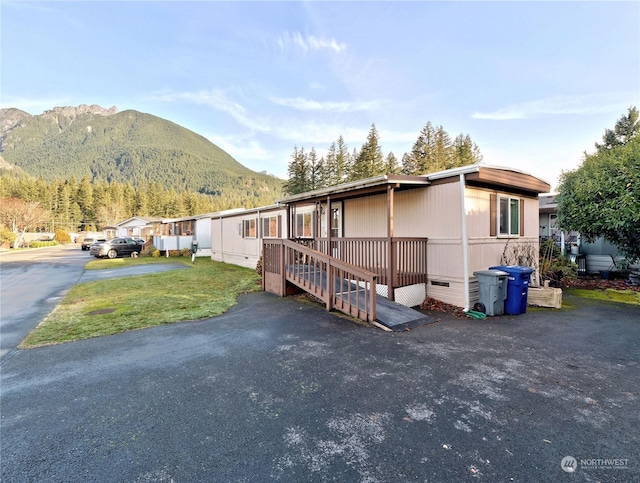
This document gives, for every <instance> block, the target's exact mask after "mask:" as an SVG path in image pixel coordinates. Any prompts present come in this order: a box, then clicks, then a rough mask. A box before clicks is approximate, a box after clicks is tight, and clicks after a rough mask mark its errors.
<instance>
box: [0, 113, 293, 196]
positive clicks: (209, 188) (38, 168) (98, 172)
mask: <svg viewBox="0 0 640 483" xmlns="http://www.w3.org/2000/svg"><path fill="white" fill-rule="evenodd" d="M0 117H1V119H2V124H1V126H0V128H1V131H0V153H1V155H2V157H3V158H4V161H5V162H6V163H8V164H9V167H10V168H11V169H12V170H13V171H16V169H15V168H18V169H20V170H22V171H24V172H25V173H27V174H29V175H31V176H33V177H35V178H40V179H42V180H44V181H47V182H53V181H55V180H69V179H71V178H75V179H77V180H80V179H83V178H86V179H88V180H89V181H90V182H95V181H106V182H118V183H124V184H130V185H131V186H132V187H134V188H137V187H138V186H142V185H148V183H157V184H158V185H160V186H162V187H163V188H166V189H174V190H175V191H177V192H183V191H187V192H194V193H200V194H205V195H213V196H219V197H222V198H223V199H225V201H226V200H232V201H233V202H232V203H231V204H235V205H236V206H246V205H249V206H259V205H264V204H269V203H271V202H272V201H273V200H275V199H276V198H277V197H278V196H280V195H281V193H282V191H281V189H282V188H281V187H282V180H279V179H277V178H275V177H273V176H270V175H267V174H264V173H256V172H254V171H251V170H250V169H248V168H246V167H244V166H243V165H241V164H240V163H238V162H237V161H236V160H235V159H233V158H232V157H231V156H230V155H229V154H228V153H226V152H225V151H223V150H222V149H220V148H219V147H217V146H216V145H215V144H213V143H211V142H210V141H208V140H207V139H206V138H204V137H203V136H200V135H198V134H196V133H194V132H192V131H189V130H188V129H185V128H183V127H181V126H179V125H177V124H175V123H172V122H170V121H167V120H165V119H161V118H159V117H156V116H153V115H150V114H144V113H141V112H137V111H133V110H127V111H123V112H117V109H116V108H111V109H102V108H100V107H99V106H79V107H78V108H68V107H67V108H55V109H54V110H51V111H46V112H45V113H43V114H41V115H37V116H32V115H30V114H28V113H25V112H23V111H19V110H17V109H2V111H1V112H0ZM0 170H2V172H6V171H7V167H6V165H3V163H0ZM228 204H229V203H227V202H223V203H221V205H228Z"/></svg>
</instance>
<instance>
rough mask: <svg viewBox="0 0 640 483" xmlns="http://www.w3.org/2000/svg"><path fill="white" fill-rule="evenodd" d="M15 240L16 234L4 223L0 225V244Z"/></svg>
mask: <svg viewBox="0 0 640 483" xmlns="http://www.w3.org/2000/svg"><path fill="white" fill-rule="evenodd" d="M14 241H16V234H15V233H14V232H13V231H11V230H10V229H9V228H7V227H6V226H4V225H0V245H4V244H11V243H13V242H14Z"/></svg>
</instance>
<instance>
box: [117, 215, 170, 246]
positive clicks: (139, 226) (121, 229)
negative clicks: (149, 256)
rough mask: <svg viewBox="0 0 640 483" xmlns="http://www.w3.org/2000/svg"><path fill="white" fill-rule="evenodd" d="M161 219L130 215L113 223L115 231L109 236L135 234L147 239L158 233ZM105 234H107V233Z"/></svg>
mask: <svg viewBox="0 0 640 483" xmlns="http://www.w3.org/2000/svg"><path fill="white" fill-rule="evenodd" d="M161 221H162V220H161V219H160V218H151V217H145V216H132V217H131V218H127V219H126V220H124V221H121V222H120V223H117V224H116V225H115V233H113V234H111V236H112V237H116V236H136V237H140V238H144V239H145V240H148V239H150V238H151V237H152V236H153V235H155V234H156V233H159V230H160V224H161ZM105 234H107V235H109V234H108V233H105Z"/></svg>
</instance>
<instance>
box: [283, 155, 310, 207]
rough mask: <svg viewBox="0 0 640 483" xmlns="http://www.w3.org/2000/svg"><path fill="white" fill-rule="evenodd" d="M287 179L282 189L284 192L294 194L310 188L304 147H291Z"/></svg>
mask: <svg viewBox="0 0 640 483" xmlns="http://www.w3.org/2000/svg"><path fill="white" fill-rule="evenodd" d="M288 174H289V180H288V181H287V182H286V183H285V186H284V190H285V192H286V193H288V194H291V195H294V194H297V193H304V192H305V191H309V189H310V185H311V182H310V169H309V162H308V159H307V155H306V154H305V152H304V148H301V149H298V147H297V146H295V147H294V148H293V153H292V154H291V161H290V162H289V168H288Z"/></svg>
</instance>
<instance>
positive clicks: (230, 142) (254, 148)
mask: <svg viewBox="0 0 640 483" xmlns="http://www.w3.org/2000/svg"><path fill="white" fill-rule="evenodd" d="M207 139H209V141H211V142H212V143H213V144H215V145H216V146H218V147H219V148H221V149H223V150H225V151H226V152H227V153H229V154H230V155H231V156H233V157H234V158H235V159H236V160H265V159H271V158H272V156H273V154H272V153H270V152H268V151H267V150H266V149H265V148H264V147H263V146H262V145H261V144H260V143H259V142H258V141H257V140H255V139H254V138H247V137H242V138H241V137H232V136H220V135H211V136H207Z"/></svg>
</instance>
